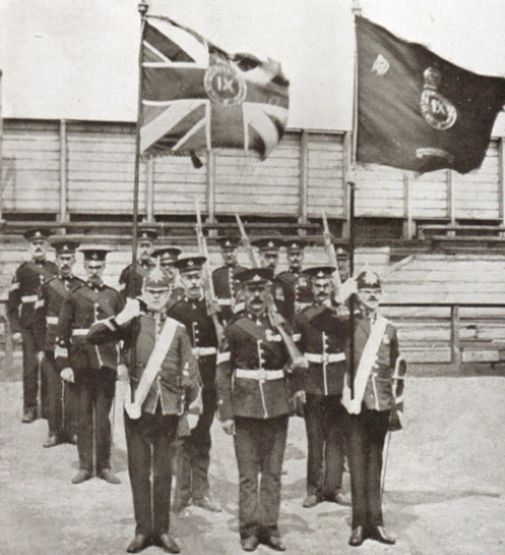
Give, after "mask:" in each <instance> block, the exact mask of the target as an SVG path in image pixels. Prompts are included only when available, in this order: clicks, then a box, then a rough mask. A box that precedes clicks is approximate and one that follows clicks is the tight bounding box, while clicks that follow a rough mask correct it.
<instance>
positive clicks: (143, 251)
mask: <svg viewBox="0 0 505 555" xmlns="http://www.w3.org/2000/svg"><path fill="white" fill-rule="evenodd" d="M157 238H158V233H157V232H156V230H154V229H147V228H144V229H141V230H139V233H138V238H137V243H138V260H137V265H136V268H137V272H136V274H137V275H136V277H135V291H133V271H132V270H133V268H132V265H131V264H129V265H128V266H126V268H125V269H124V270H123V271H122V272H121V275H120V276H119V287H118V290H119V291H120V293H121V295H122V297H123V299H124V300H126V297H138V296H139V295H140V292H141V291H142V280H143V279H144V278H145V276H146V275H147V274H148V273H149V272H150V271H151V270H152V269H153V268H154V262H153V258H152V257H153V251H154V242H155V241H156V239H157Z"/></svg>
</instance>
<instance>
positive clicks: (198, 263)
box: [170, 256, 221, 512]
mask: <svg viewBox="0 0 505 555" xmlns="http://www.w3.org/2000/svg"><path fill="white" fill-rule="evenodd" d="M205 261H206V258H205V257H203V256H196V257H190V258H181V259H179V260H178V261H177V262H175V263H174V265H175V267H176V268H177V269H178V270H179V271H180V273H181V280H182V283H183V285H184V290H185V296H184V298H182V299H181V300H180V301H179V302H178V303H177V304H175V305H174V306H173V307H172V309H171V310H170V316H171V317H172V318H175V319H176V320H179V321H180V322H182V323H183V324H184V325H185V326H186V329H187V330H188V333H189V337H190V339H191V344H192V346H193V353H194V354H195V357H196V360H197V363H198V370H199V372H200V377H201V380H202V385H203V390H202V401H203V413H202V415H201V416H200V419H199V421H198V425H197V426H196V428H195V429H194V430H193V431H192V432H191V435H189V436H188V437H185V438H181V439H180V441H179V445H178V449H177V465H176V468H177V479H176V492H175V503H174V508H173V510H174V512H180V511H181V510H183V509H184V508H185V507H187V506H189V504H190V500H192V503H193V505H196V506H197V507H202V508H203V509H207V510H208V511H213V512H220V511H221V509H219V508H218V507H217V506H216V505H214V503H212V501H211V500H210V496H209V493H210V487H209V475H208V474H209V464H210V448H211V436H210V428H211V426H212V422H213V420H214V413H215V412H216V406H217V405H216V391H215V385H214V382H215V378H216V357H217V347H218V338H217V333H216V328H215V324H214V322H213V320H212V317H211V316H210V315H209V314H208V312H207V304H206V300H205V296H204V295H205V294H204V291H203V279H202V271H203V264H204V263H205Z"/></svg>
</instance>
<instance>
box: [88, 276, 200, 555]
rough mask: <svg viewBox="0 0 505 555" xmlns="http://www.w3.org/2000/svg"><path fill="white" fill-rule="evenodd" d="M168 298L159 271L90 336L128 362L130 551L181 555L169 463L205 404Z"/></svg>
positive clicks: (186, 340)
mask: <svg viewBox="0 0 505 555" xmlns="http://www.w3.org/2000/svg"><path fill="white" fill-rule="evenodd" d="M169 297H170V278H169V277H168V276H167V275H166V274H165V273H164V272H163V271H161V270H160V269H159V268H154V269H153V270H152V271H151V273H150V274H149V275H148V276H147V277H146V278H145V280H144V286H143V294H142V297H140V298H139V299H138V300H130V299H129V300H128V301H127V304H126V306H125V308H124V310H123V311H122V312H120V313H119V314H118V315H117V316H116V317H112V318H108V319H107V320H104V321H102V322H98V323H96V324H94V325H93V326H92V327H91V329H90V331H89V334H88V340H89V341H90V342H92V343H94V344H98V345H101V344H103V343H106V342H109V341H111V340H119V339H122V340H124V341H125V348H126V351H127V353H128V359H129V360H130V364H129V374H130V388H131V389H130V391H127V396H126V401H125V413H124V423H125V430H126V446H127V449H128V472H129V475H130V483H131V488H132V494H133V507H134V512H135V521H136V530H135V537H134V539H133V541H132V542H131V543H130V545H129V546H128V548H127V551H128V553H138V552H140V551H142V550H143V549H145V548H146V547H148V546H149V545H151V544H153V543H154V544H156V545H159V546H161V547H162V548H163V549H164V551H167V552H168V553H179V546H178V545H177V543H176V542H175V540H174V539H173V538H172V537H171V536H170V535H169V530H170V526H169V521H170V492H171V485H172V466H171V464H170V459H171V454H172V446H173V444H174V442H175V438H176V434H177V428H178V424H179V419H180V418H181V417H182V416H183V415H186V414H187V416H185V418H186V419H187V421H188V425H189V427H191V426H194V425H195V424H196V420H197V419H198V416H196V415H197V414H199V413H200V410H201V406H200V386H199V377H198V371H197V367H196V360H195V358H194V356H193V353H192V351H191V343H190V340H189V337H188V334H187V331H186V329H185V328H184V326H182V325H181V324H180V323H179V322H177V321H176V320H174V319H172V318H170V317H169V316H168V314H167V308H166V306H167V302H168V300H169ZM133 352H135V357H136V364H135V366H133V365H132V362H131V357H132V353H133ZM132 392H133V398H132ZM151 482H152V484H151Z"/></svg>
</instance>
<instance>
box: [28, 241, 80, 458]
mask: <svg viewBox="0 0 505 555" xmlns="http://www.w3.org/2000/svg"><path fill="white" fill-rule="evenodd" d="M52 246H53V248H54V249H55V250H56V265H57V266H58V274H57V275H56V276H54V277H53V278H50V279H49V280H47V281H46V282H45V283H43V284H42V285H41V286H40V288H39V292H38V299H37V302H36V303H35V313H34V320H33V330H34V334H35V343H36V346H37V351H38V353H37V358H38V359H39V361H40V364H41V365H42V368H43V371H44V373H45V375H46V379H47V384H48V394H49V412H48V415H47V420H48V424H49V436H48V438H47V440H46V442H45V443H44V447H54V446H55V445H58V444H59V443H63V442H65V441H68V442H70V443H74V442H75V441H74V437H73V436H74V435H75V433H76V430H75V422H74V420H75V417H76V415H75V407H74V405H75V401H74V398H75V392H74V390H73V384H70V383H66V382H64V381H63V380H62V379H61V378H60V374H59V372H58V371H57V370H56V363H55V358H54V352H55V347H56V329H57V325H58V316H59V314H60V309H61V306H62V304H63V301H64V299H65V298H66V296H67V295H68V294H69V292H70V291H72V290H73V289H74V288H75V287H77V286H80V285H82V284H83V283H84V282H83V281H82V280H81V279H79V278H78V277H75V276H74V275H73V274H72V268H73V266H74V264H75V251H76V249H77V247H78V246H79V243H77V242H76V241H71V240H69V239H62V240H58V241H55V242H53V243H52Z"/></svg>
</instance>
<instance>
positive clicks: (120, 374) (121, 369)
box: [117, 363, 128, 382]
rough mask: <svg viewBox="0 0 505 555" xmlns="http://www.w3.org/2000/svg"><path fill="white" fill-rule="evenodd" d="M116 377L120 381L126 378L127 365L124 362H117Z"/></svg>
mask: <svg viewBox="0 0 505 555" xmlns="http://www.w3.org/2000/svg"><path fill="white" fill-rule="evenodd" d="M117 379H118V380H119V381H121V382H125V381H126V380H127V379H128V366H126V364H123V363H121V364H118V366H117Z"/></svg>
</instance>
